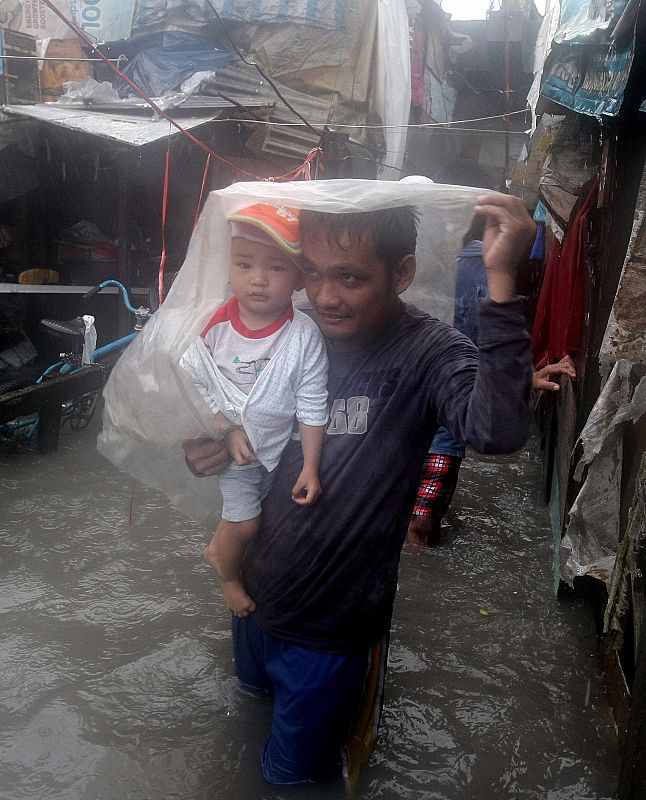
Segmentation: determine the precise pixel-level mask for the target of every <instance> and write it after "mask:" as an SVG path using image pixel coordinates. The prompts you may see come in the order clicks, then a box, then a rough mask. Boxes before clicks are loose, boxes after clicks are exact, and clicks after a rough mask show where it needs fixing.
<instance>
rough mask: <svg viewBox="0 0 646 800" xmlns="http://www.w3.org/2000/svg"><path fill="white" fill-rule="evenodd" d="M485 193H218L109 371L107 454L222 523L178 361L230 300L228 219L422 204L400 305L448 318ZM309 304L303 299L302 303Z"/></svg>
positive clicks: (200, 407)
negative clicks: (192, 464)
mask: <svg viewBox="0 0 646 800" xmlns="http://www.w3.org/2000/svg"><path fill="white" fill-rule="evenodd" d="M481 194H482V189H473V188H467V187H461V186H447V185H441V184H432V183H401V182H395V181H372V180H329V181H302V182H300V181H299V182H290V183H271V182H258V183H256V182H250V183H238V184H234V185H232V186H229V187H228V188H226V189H221V190H219V191H216V192H212V193H211V194H210V195H209V197H208V199H207V201H206V204H205V206H204V209H203V211H202V214H201V216H200V219H199V222H198V224H197V226H196V228H195V231H194V233H193V236H192V238H191V242H190V245H189V248H188V252H187V256H186V260H185V262H184V264H183V266H182V269H181V270H180V272H179V274H178V276H177V278H176V280H175V282H174V283H173V286H172V288H171V290H170V292H169V294H168V297H167V298H166V300H165V301H164V303H163V305H162V307H161V308H160V310H159V311H158V312H157V313H156V314H155V316H154V317H153V318H152V319H151V321H150V322H148V323H147V325H146V327H145V328H144V329H143V331H142V332H141V334H140V335H139V336H138V337H137V338H136V339H135V340H134V341H133V343H132V344H131V345H130V346H129V347H128V349H127V350H126V352H125V353H124V354H123V355H122V356H121V358H120V359H119V361H118V362H117V364H116V366H115V367H114V369H113V370H112V374H111V375H110V378H109V380H108V382H107V385H106V387H105V390H104V397H105V411H104V420H103V431H102V433H101V434H100V436H99V450H100V452H101V453H102V454H103V455H105V456H106V457H107V458H109V459H110V460H111V461H112V462H113V463H114V464H116V465H117V466H119V467H121V468H123V469H125V470H126V471H127V472H129V473H130V474H131V475H133V476H134V477H136V478H138V479H139V480H140V481H142V482H143V483H145V484H147V485H149V486H152V487H153V488H156V489H159V490H161V491H162V492H164V493H165V494H166V495H167V496H168V498H169V499H170V500H171V502H172V503H173V505H175V506H176V507H177V508H178V509H180V510H182V511H184V512H185V513H187V514H188V515H189V516H190V517H192V518H193V519H196V520H198V521H200V522H208V523H213V522H215V521H216V519H217V515H218V510H219V495H218V491H217V489H218V487H217V479H215V478H196V477H194V476H193V475H191V473H190V472H189V471H188V469H187V468H186V464H185V462H184V453H183V451H182V449H181V446H180V444H181V442H182V441H183V440H184V439H187V438H193V437H197V436H209V433H210V431H211V430H212V421H213V417H212V414H211V412H210V410H209V409H208V406H207V405H206V403H205V402H204V401H203V400H202V398H201V397H200V395H199V393H198V392H197V390H196V389H195V387H193V386H192V385H191V384H190V380H189V379H188V377H187V375H186V373H184V371H183V370H182V369H181V368H180V367H179V360H180V357H181V356H182V354H183V353H184V351H185V350H186V349H187V347H188V346H189V345H190V344H191V342H193V341H194V340H195V339H196V338H197V337H198V336H199V334H200V332H201V331H202V329H203V328H204V325H205V324H206V323H207V322H208V320H209V319H210V318H211V316H212V315H213V313H214V310H215V309H216V308H217V307H218V306H219V305H221V304H222V303H223V302H224V301H225V300H226V299H227V298H228V291H227V287H228V268H229V263H228V262H229V252H230V242H231V235H230V230H229V224H228V223H227V221H226V215H227V214H229V213H231V212H232V211H234V210H236V209H239V208H242V207H244V206H246V205H250V204H252V203H257V202H268V203H274V204H284V205H287V206H292V207H295V208H303V209H305V208H307V209H312V210H316V211H325V212H331V213H343V212H357V211H371V210H375V209H382V208H392V207H396V206H401V205H408V204H411V205H415V206H416V207H417V208H418V210H419V211H420V215H421V218H420V224H419V236H418V247H417V259H418V271H417V275H416V277H415V280H414V282H413V286H412V287H411V289H409V290H408V291H407V292H406V293H405V295H403V299H405V300H407V301H408V302H412V303H414V304H415V305H417V306H419V307H420V308H422V309H424V310H425V311H428V312H430V313H432V314H433V315H434V316H436V317H438V318H440V319H443V320H445V321H449V322H450V321H451V320H452V319H453V299H454V285H455V268H456V265H455V259H456V256H457V254H458V252H459V250H460V247H461V245H462V237H463V236H464V234H465V233H466V231H467V229H468V227H469V224H470V222H471V219H472V217H473V208H474V206H475V205H476V198H477V197H478V196H479V195H481ZM305 301H306V298H305V297H304V296H301V297H299V298H296V301H295V303H296V305H302V304H304V303H305Z"/></svg>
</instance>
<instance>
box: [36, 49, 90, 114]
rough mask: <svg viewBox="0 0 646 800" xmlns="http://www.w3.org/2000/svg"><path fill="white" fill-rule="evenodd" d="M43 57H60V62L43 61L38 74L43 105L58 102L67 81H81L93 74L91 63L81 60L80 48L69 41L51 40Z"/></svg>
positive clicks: (82, 53)
mask: <svg viewBox="0 0 646 800" xmlns="http://www.w3.org/2000/svg"><path fill="white" fill-rule="evenodd" d="M45 55H46V57H47V59H52V58H56V59H58V58H59V57H60V61H58V60H57V61H50V60H47V61H45V62H44V64H43V69H42V71H41V73H40V89H41V92H42V95H43V102H45V103H47V102H49V101H51V102H55V101H56V100H58V99H59V97H60V96H61V95H62V94H63V84H64V83H66V82H67V81H81V80H83V79H84V78H90V77H92V75H93V74H94V70H93V68H92V62H91V61H84V60H83V59H84V58H85V54H84V52H83V50H82V49H81V46H80V45H79V44H78V42H75V41H73V40H71V39H52V40H51V41H50V43H49V45H48V46H47V52H46V53H45Z"/></svg>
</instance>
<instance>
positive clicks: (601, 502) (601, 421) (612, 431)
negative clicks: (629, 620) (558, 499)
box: [561, 360, 646, 584]
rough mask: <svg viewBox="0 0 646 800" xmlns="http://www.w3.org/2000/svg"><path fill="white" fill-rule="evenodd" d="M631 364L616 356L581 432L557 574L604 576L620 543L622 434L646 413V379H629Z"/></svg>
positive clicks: (569, 578)
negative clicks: (580, 450)
mask: <svg viewBox="0 0 646 800" xmlns="http://www.w3.org/2000/svg"><path fill="white" fill-rule="evenodd" d="M631 375H632V364H631V363H630V362H629V361H625V360H621V361H618V362H617V363H616V364H615V366H614V368H613V370H612V372H611V374H610V376H609V378H608V380H607V381H606V383H605V385H604V387H603V389H602V391H601V394H600V395H599V397H598V398H597V402H596V403H595V405H594V408H593V409H592V411H591V412H590V416H589V417H588V420H587V422H586V424H585V426H584V428H583V430H582V431H581V435H580V437H579V441H580V443H581V446H582V448H583V455H582V456H581V458H580V460H579V462H578V464H577V467H576V470H575V473H574V478H575V480H577V481H580V480H581V478H582V476H583V472H584V470H586V469H587V472H586V475H585V481H584V483H583V485H582V487H581V490H580V491H579V494H578V495H577V497H576V499H575V501H574V503H573V504H572V507H571V509H570V516H569V521H568V526H567V529H566V532H565V536H564V537H563V539H562V541H561V578H562V579H563V580H564V581H566V582H567V583H570V584H571V583H572V581H573V579H574V578H575V577H577V576H582V575H590V576H591V577H595V578H599V579H600V580H603V581H608V580H609V579H610V577H611V575H612V570H613V567H614V563H615V556H616V553H617V545H618V543H619V525H620V499H621V476H622V469H621V467H622V460H623V459H622V453H623V436H624V427H625V425H626V423H635V422H637V421H638V420H639V419H641V417H642V416H643V415H644V413H646V378H642V379H641V380H640V381H639V382H638V383H637V384H636V385H634V381H633V380H631Z"/></svg>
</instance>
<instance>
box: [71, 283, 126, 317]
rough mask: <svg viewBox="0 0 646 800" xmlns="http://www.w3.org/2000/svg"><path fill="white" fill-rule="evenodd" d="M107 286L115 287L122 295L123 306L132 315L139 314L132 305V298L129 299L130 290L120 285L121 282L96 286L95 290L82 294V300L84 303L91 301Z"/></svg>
mask: <svg viewBox="0 0 646 800" xmlns="http://www.w3.org/2000/svg"><path fill="white" fill-rule="evenodd" d="M107 286H115V287H116V288H117V289H118V290H119V292H120V293H121V299H122V300H123V304H124V306H125V307H126V309H127V310H128V311H129V312H130V313H131V314H136V313H137V309H136V308H135V307H134V306H133V305H132V303H131V302H130V298H129V297H128V290H127V289H126V287H125V286H124V285H123V284H122V283H119V281H113V280H109V281H102V282H101V283H100V284H99V285H98V286H95V287H94V288H93V289H90V291H89V292H86V293H85V294H82V295H81V300H82V301H85V300H89V299H90V298H92V297H94V296H95V295H96V294H98V293H99V292H100V291H101V289H105V288H106V287H107Z"/></svg>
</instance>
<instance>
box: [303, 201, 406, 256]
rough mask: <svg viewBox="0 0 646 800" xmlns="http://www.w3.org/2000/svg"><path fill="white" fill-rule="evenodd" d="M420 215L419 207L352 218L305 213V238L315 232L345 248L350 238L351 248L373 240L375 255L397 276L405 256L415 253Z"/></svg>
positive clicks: (371, 213)
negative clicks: (344, 239) (345, 241)
mask: <svg viewBox="0 0 646 800" xmlns="http://www.w3.org/2000/svg"><path fill="white" fill-rule="evenodd" d="M418 221H419V211H418V210H417V209H416V208H415V206H395V207H394V208H380V209H377V210H375V211H361V212H355V213H349V214H331V213H329V212H325V211H308V210H303V211H301V238H304V236H305V235H306V234H307V232H308V231H311V232H312V233H315V234H323V236H324V237H325V238H326V239H327V241H328V243H329V244H334V245H336V246H337V247H343V242H342V239H343V236H344V235H346V234H347V236H348V238H349V240H350V242H351V244H353V245H357V244H361V243H362V242H364V241H365V239H364V237H365V236H371V237H372V238H373V241H374V244H375V254H376V256H377V258H379V260H380V261H383V262H384V264H385V265H386V268H387V269H388V271H389V272H393V271H394V270H395V268H396V267H397V265H398V264H399V262H400V261H401V260H402V258H404V257H405V256H408V255H411V254H414V253H415V247H416V245H417V223H418Z"/></svg>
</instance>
